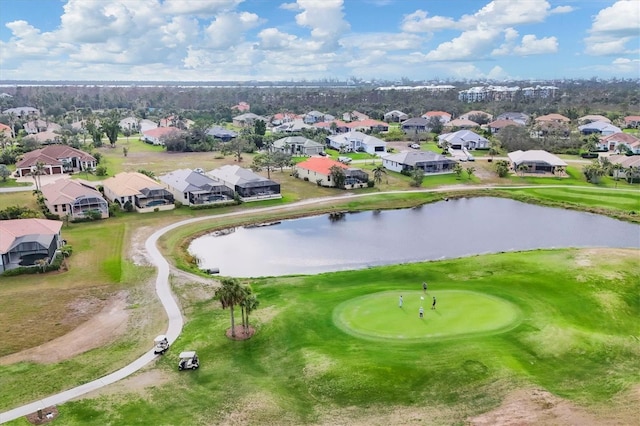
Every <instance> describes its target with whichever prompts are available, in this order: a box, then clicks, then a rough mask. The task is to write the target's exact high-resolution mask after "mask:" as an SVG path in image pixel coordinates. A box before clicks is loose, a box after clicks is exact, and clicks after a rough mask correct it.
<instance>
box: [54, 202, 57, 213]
mask: <svg viewBox="0 0 640 426" xmlns="http://www.w3.org/2000/svg"><path fill="white" fill-rule="evenodd" d="M53 211H54V212H56V213H58V205H57V204H56V205H55V206H53Z"/></svg>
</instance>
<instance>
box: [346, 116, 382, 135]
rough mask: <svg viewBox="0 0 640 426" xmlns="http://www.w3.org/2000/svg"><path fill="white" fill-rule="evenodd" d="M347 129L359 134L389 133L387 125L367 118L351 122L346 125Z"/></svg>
mask: <svg viewBox="0 0 640 426" xmlns="http://www.w3.org/2000/svg"><path fill="white" fill-rule="evenodd" d="M346 126H347V128H349V129H350V130H356V131H361V132H387V131H389V125H388V124H387V123H385V122H384V121H378V120H374V119H372V118H367V119H364V120H357V121H352V122H350V123H346Z"/></svg>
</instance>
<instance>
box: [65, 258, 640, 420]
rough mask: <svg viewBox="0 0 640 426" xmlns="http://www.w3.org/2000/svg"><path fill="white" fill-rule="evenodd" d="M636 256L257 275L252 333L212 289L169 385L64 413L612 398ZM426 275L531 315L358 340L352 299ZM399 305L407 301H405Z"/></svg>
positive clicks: (623, 372) (323, 412) (620, 386)
mask: <svg viewBox="0 0 640 426" xmlns="http://www.w3.org/2000/svg"><path fill="white" fill-rule="evenodd" d="M636 256H637V252H635V251H616V252H615V254H614V255H609V256H602V255H601V254H600V253H598V252H595V251H591V252H590V251H580V250H559V251H534V252H527V253H506V254H499V255H490V256H481V257H472V258H467V259H458V260H449V261H441V262H430V263H419V264H411V265H401V266H389V267H382V268H374V269H367V270H360V271H350V272H339V273H329V274H319V275H315V276H308V277H289V278H277V279H276V278H273V279H259V280H254V281H253V283H252V285H253V288H254V290H255V292H256V293H257V294H258V297H259V300H260V308H259V309H258V310H257V311H255V312H254V314H253V316H252V318H253V319H252V322H253V324H255V325H256V326H257V328H258V332H257V334H256V335H255V336H254V337H253V338H252V339H250V340H248V341H244V342H233V341H230V340H228V339H227V338H226V337H225V336H224V333H225V329H226V328H228V326H229V311H227V310H224V311H223V310H222V309H220V307H219V303H217V302H213V301H211V300H209V299H208V298H207V297H203V298H202V299H201V301H200V302H196V303H194V304H193V305H192V306H191V309H192V311H191V312H192V315H191V318H190V321H189V322H188V323H187V325H186V327H185V329H184V333H183V334H182V335H181V337H180V338H179V339H178V341H177V342H176V343H175V344H174V346H173V347H172V348H171V349H170V351H169V352H168V353H167V355H165V356H164V357H163V358H161V359H160V360H159V361H158V362H157V363H156V368H157V369H158V370H160V371H161V372H162V376H164V377H166V379H167V383H165V384H162V385H160V384H159V385H157V386H151V387H148V388H146V389H145V392H144V393H145V395H144V397H142V396H140V395H139V394H137V393H136V392H135V391H134V392H131V393H125V394H124V395H123V394H120V395H104V396H100V397H97V398H95V399H87V400H82V401H77V402H70V403H67V404H65V406H64V407H62V416H61V417H60V418H59V421H61V422H63V423H61V424H86V423H94V424H97V423H109V424H129V425H135V424H149V423H158V424H218V423H224V422H225V421H230V419H240V418H241V419H242V423H247V424H304V423H314V422H318V423H323V422H324V423H327V422H330V419H334V421H335V419H339V420H340V423H349V420H350V419H351V420H352V421H355V420H356V419H359V418H362V417H366V416H367V413H372V412H374V413H379V414H386V413H389V412H392V411H393V410H401V411H402V410H405V409H408V410H411V413H412V416H413V418H418V419H420V417H419V416H420V412H421V411H420V410H424V411H422V413H425V417H423V418H421V419H420V420H419V421H422V422H429V423H438V424H456V423H458V424H461V423H463V422H464V421H465V419H466V418H467V417H468V416H472V415H476V414H478V413H482V412H485V411H487V410H489V409H491V408H493V407H494V406H496V405H497V404H498V403H499V401H500V400H501V398H502V397H504V395H505V394H506V393H508V392H509V391H511V390H513V389H516V388H519V387H522V386H529V385H533V386H536V387H542V388H545V389H547V390H549V391H551V392H553V393H554V394H557V395H560V396H562V397H565V398H568V399H570V400H573V401H576V402H578V403H580V404H583V405H587V406H589V405H599V404H605V403H609V399H610V398H611V397H612V396H614V395H616V394H617V393H619V392H621V391H625V390H628V389H629V387H630V386H632V385H634V384H637V383H638V382H639V381H640V375H639V371H638V368H637V359H638V357H639V356H640V349H639V348H640V347H639V346H638V338H639V337H638V327H637V317H638V314H639V313H640V311H639V310H640V305H639V301H638V297H637V295H638V292H639V291H640V288H639V284H638V283H639V282H640V280H639V278H640V266H639V265H638V262H637V257H636ZM423 279H427V280H428V281H429V283H430V291H443V299H441V302H442V303H443V304H444V303H445V300H444V298H445V297H446V291H450V290H451V291H459V290H464V291H467V290H470V291H473V292H477V293H482V294H485V295H490V296H491V297H495V298H498V299H501V300H504V301H506V302H508V303H510V304H513V305H515V306H517V307H518V309H519V310H520V311H521V312H522V322H521V323H520V325H519V326H517V327H516V328H514V329H511V330H509V331H506V332H504V333H500V334H494V335H488V336H487V335H482V336H477V337H475V336H466V337H464V338H459V339H452V340H437V339H434V340H433V341H429V340H428V339H427V340H426V341H421V342H419V343H408V342H399V341H397V340H390V341H371V340H365V339H358V338H356V337H354V336H352V335H349V334H346V333H343V332H342V331H341V330H340V329H339V328H337V327H336V325H335V324H334V322H333V320H332V318H333V313H334V310H335V309H336V308H337V307H338V306H339V305H340V304H342V303H344V302H346V301H349V300H351V299H354V298H358V297H361V296H366V295H369V294H372V293H377V292H386V291H391V292H402V291H407V290H410V291H414V290H418V289H420V284H421V281H422V280H423ZM181 291H185V292H186V290H184V289H178V292H181ZM190 291H191V289H190V290H189V292H190ZM200 291H207V289H206V287H205V286H203V288H201V289H200ZM390 303H392V304H393V307H394V308H395V309H397V305H396V303H397V299H396V298H395V297H394V298H393V299H392V300H391V301H390ZM443 306H444V305H443ZM440 309H443V308H442V307H440ZM461 315H464V313H461ZM416 321H418V318H416ZM186 349H190V350H197V351H198V354H199V355H200V359H201V367H200V369H199V370H197V371H193V372H192V371H189V372H178V370H177V366H176V363H177V359H176V355H177V354H178V353H179V352H180V351H182V350H186ZM426 413H431V414H432V415H433V416H435V417H427V415H428V414H426ZM336 416H337V417H336ZM416 416H418V417H416Z"/></svg>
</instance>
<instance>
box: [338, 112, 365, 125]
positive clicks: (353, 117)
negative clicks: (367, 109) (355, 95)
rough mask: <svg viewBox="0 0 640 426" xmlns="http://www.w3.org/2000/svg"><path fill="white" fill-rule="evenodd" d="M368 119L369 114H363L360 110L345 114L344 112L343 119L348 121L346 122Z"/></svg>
mask: <svg viewBox="0 0 640 426" xmlns="http://www.w3.org/2000/svg"><path fill="white" fill-rule="evenodd" d="M368 119H369V116H368V115H367V114H363V113H361V112H359V111H351V112H345V113H344V114H342V121H346V122H351V121H363V120H368Z"/></svg>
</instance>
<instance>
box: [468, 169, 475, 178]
mask: <svg viewBox="0 0 640 426" xmlns="http://www.w3.org/2000/svg"><path fill="white" fill-rule="evenodd" d="M475 172H476V168H475V167H467V175H468V176H469V179H471V178H472V177H473V174H474V173H475Z"/></svg>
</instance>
